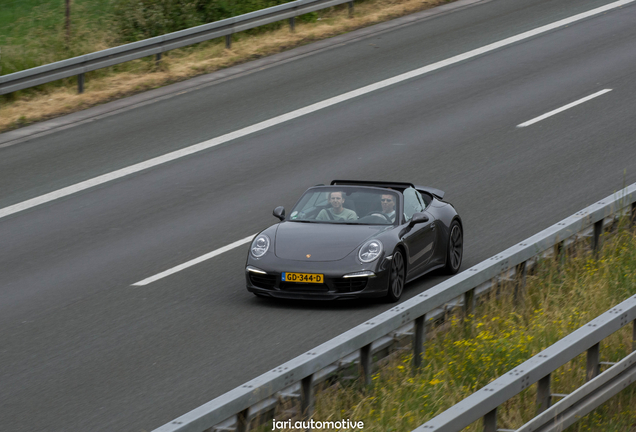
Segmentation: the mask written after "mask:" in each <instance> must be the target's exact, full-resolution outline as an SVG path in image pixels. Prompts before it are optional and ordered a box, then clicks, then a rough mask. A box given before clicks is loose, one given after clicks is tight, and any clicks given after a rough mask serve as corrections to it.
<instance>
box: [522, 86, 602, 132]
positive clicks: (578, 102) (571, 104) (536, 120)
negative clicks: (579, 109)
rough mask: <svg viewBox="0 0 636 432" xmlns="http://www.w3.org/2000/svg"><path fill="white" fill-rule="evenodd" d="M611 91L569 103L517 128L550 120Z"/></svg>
mask: <svg viewBox="0 0 636 432" xmlns="http://www.w3.org/2000/svg"><path fill="white" fill-rule="evenodd" d="M611 91H612V89H605V90H601V91H600V92H596V93H594V94H591V95H589V96H586V97H584V98H583V99H579V100H577V101H574V102H572V103H569V104H567V105H564V106H562V107H561V108H557V109H555V110H554V111H550V112H549V113H545V114H543V115H540V116H539V117H535V118H533V119H532V120H528V121H527V122H525V123H521V124H518V125H517V127H520V128H521V127H526V126H530V125H531V124H535V123H536V122H540V121H541V120H543V119H546V118H548V117H551V116H553V115H555V114H558V113H560V112H563V111H565V110H567V109H570V108H572V107H575V106H577V105H580V104H582V103H583V102H587V101H589V100H590V99H594V98H595V97H599V96H600V95H604V94H605V93H607V92H611Z"/></svg>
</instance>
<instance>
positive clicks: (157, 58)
mask: <svg viewBox="0 0 636 432" xmlns="http://www.w3.org/2000/svg"><path fill="white" fill-rule="evenodd" d="M159 63H161V53H157V54H155V66H159Z"/></svg>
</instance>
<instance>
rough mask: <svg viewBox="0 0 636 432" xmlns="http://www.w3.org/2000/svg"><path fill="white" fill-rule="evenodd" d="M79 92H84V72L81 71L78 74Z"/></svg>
mask: <svg viewBox="0 0 636 432" xmlns="http://www.w3.org/2000/svg"><path fill="white" fill-rule="evenodd" d="M77 93H79V94H82V93H84V74H83V73H81V74H79V75H78V76H77Z"/></svg>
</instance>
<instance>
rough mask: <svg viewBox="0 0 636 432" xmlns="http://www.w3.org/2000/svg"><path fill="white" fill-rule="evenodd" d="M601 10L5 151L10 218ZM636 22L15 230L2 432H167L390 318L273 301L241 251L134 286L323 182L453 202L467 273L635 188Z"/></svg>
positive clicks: (324, 70) (91, 125)
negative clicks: (434, 191)
mask: <svg viewBox="0 0 636 432" xmlns="http://www.w3.org/2000/svg"><path fill="white" fill-rule="evenodd" d="M607 3H609V1H580V0H576V1H575V0H567V1H564V0H559V1H556V0H554V1H527V0H524V1H521V0H505V1H504V0H493V1H489V2H482V3H479V4H476V5H473V6H471V7H467V8H460V9H457V10H455V11H454V12H452V13H447V14H441V15H437V16H433V17H430V18H427V19H423V20H419V21H417V20H416V21H414V22H410V23H405V24H404V25H402V26H393V28H387V26H384V27H382V26H380V27H377V28H375V30H374V29H366V30H364V31H362V32H358V33H355V34H353V35H348V36H344V37H340V38H339V39H337V40H336V41H335V43H333V44H332V45H331V46H329V44H328V43H326V44H324V43H323V44H322V45H320V49H315V50H312V49H307V48H306V47H305V48H303V49H300V50H298V51H296V53H297V54H298V55H297V56H295V57H294V56H291V57H289V56H288V57H287V59H286V60H285V61H274V62H271V63H270V64H267V62H265V63H263V66H262V67H259V68H258V70H253V71H251V72H250V73H241V74H238V75H237V76H235V77H233V78H232V79H224V80H219V81H215V82H211V83H207V84H201V85H197V86H194V87H190V88H188V87H187V86H185V87H184V86H183V85H181V86H175V87H172V88H168V89H162V90H161V91H159V92H157V93H156V95H157V98H156V99H155V100H153V101H150V102H147V103H145V104H142V106H134V107H131V108H130V109H120V110H119V111H116V112H112V113H110V114H108V115H100V116H98V117H96V118H95V119H94V121H90V122H84V123H82V124H78V125H76V126H74V127H66V128H60V129H58V130H55V129H54V130H51V131H50V132H48V133H45V134H40V135H37V136H34V137H32V138H31V139H27V140H23V142H20V143H18V144H15V145H10V146H7V147H3V148H1V149H0V184H1V185H2V190H1V193H0V209H1V208H4V207H7V206H10V205H13V204H16V203H19V202H21V201H24V200H26V199H29V198H33V197H36V196H39V195H41V194H44V193H48V192H51V191H55V190H57V189H59V188H62V187H66V186H69V185H72V184H75V183H77V182H80V181H84V180H87V179H90V178H93V177H95V176H97V175H100V174H104V173H108V172H111V171H113V170H115V169H119V168H122V167H126V166H129V165H131V164H134V163H138V162H142V161H144V160H148V159H149V158H151V157H154V156H158V155H162V154H165V153H167V152H169V151H174V150H178V149H181V148H184V147H186V146H189V145H193V144H196V143H199V142H201V141H205V140H209V139H211V138H214V137H217V136H220V135H223V134H225V133H228V132H232V131H235V130H238V129H241V128H244V127H247V126H250V125H252V124H255V123H257V122H259V121H263V120H267V119H269V118H272V117H275V116H278V115H281V114H284V113H287V112H289V111H291V110H295V109H299V108H302V107H305V106H307V105H309V104H311V103H314V102H318V101H321V100H325V99H327V98H329V97H333V96H337V95H339V94H342V93H344V92H347V91H350V90H354V89H356V88H359V87H362V86H364V85H367V84H371V83H374V82H377V81H380V80H383V79H386V78H390V77H392V76H395V75H398V74H400V73H404V72H407V71H410V70H413V69H416V68H419V67H422V66H425V65H428V64H431V63H435V62H437V61H440V60H443V59H446V58H449V57H451V56H453V55H457V54H461V53H464V52H467V51H469V50H472V49H476V48H479V47H481V46H484V45H486V44H489V43H492V42H495V41H498V40H501V39H504V38H506V37H509V36H512V35H515V34H519V33H521V32H524V31H527V30H531V29H534V28H537V27H539V26H541V25H545V24H548V23H551V22H554V21H556V20H559V19H562V18H566V17H568V16H571V15H574V14H576V13H579V12H583V11H586V10H590V9H592V8H594V7H598V6H600V5H603V4H607ZM635 21H636V6H625V7H624V8H621V9H618V10H614V11H611V12H607V13H605V14H602V15H599V16H596V17H593V18H589V19H586V20H583V21H581V22H577V23H574V24H571V25H569V26H567V27H564V28H560V29H557V30H553V31H550V32H547V33H544V34H541V35H538V36H536V37H533V38H530V39H526V40H524V41H521V42H519V43H516V44H513V45H510V46H507V47H504V48H501V49H499V50H496V51H493V52H490V53H487V54H484V55H481V56H477V57H475V58H472V59H469V60H466V61H464V62H461V63H458V64H455V65H452V66H449V67H445V68H442V69H439V70H437V71H435V72H432V73H429V74H425V75H421V76H418V77H415V78H412V79H410V80H407V81H404V82H401V83H398V84H395V85H393V86H389V87H386V88H384V89H381V90H378V91H374V92H371V93H368V94H366V95H363V96H360V97H357V98H354V99H351V100H348V101H345V102H342V103H340V104H336V105H333V106H331V107H329V108H326V109H323V110H320V111H316V112H313V113H311V114H307V115H304V116H302V117H299V118H296V119H294V120H291V121H288V122H285V123H281V124H278V125H276V126H273V127H270V128H267V129H264V130H261V131H259V132H256V133H253V134H250V135H247V136H244V137H242V138H239V139H235V140H232V141H229V142H227V143H225V144H223V145H220V146H217V147H214V148H211V149H209V150H206V151H202V152H199V153H197V154H195V155H191V156H187V157H183V158H181V159H178V160H175V161H173V162H170V163H166V164H163V165H161V166H158V167H155V168H152V169H148V170H145V171H142V172H139V173H136V174H132V175H130V176H127V177H123V178H121V179H118V180H115V181H112V182H109V183H106V184H103V185H101V186H98V187H95V188H92V189H88V190H85V191H83V192H79V193H77V194H73V195H70V196H68V197H65V198H62V199H59V200H55V201H52V202H50V203H47V204H43V205H41V206H38V207H35V208H32V209H30V210H26V211H23V212H18V213H15V214H13V215H10V216H7V217H4V218H1V219H0V244H2V245H3V247H2V248H0V269H2V270H1V271H0V327H1V328H2V332H1V333H0V365H1V367H0V429H2V430H11V431H40V430H41V431H88V430H90V431H140V430H151V429H153V428H155V427H158V426H160V425H161V424H163V423H166V422H168V421H170V420H172V419H173V418H175V417H177V416H179V415H181V414H183V413H185V412H186V411H189V410H190V409H193V408H195V407H197V406H199V405H201V404H202V403H204V402H206V401H208V400H210V399H212V398H214V397H216V396H218V395H220V394H222V393H223V392H225V391H228V390H230V389H232V388H234V387H235V386H237V385H240V384H241V383H243V382H245V381H247V380H249V379H251V378H253V377H255V376H257V375H259V374H261V373H263V372H265V371H267V370H269V369H271V368H273V367H275V366H277V365H279V364H280V363H282V362H284V361H286V360H289V359H290V358H292V357H294V356H296V355H299V354H301V353H303V352H305V351H307V350H309V349H311V348H312V347H314V346H316V345H318V344H320V343H322V342H324V341H326V340H329V339H330V338H332V337H334V336H336V335H338V334H340V333H341V332H343V331H344V330H347V329H349V328H351V327H353V326H355V325H357V324H359V323H361V322H363V321H365V320H367V319H368V318H370V317H372V316H374V315H376V314H378V313H379V312H381V311H384V310H386V309H387V308H389V307H390V306H388V305H386V304H383V303H381V302H377V301H367V302H342V303H331V304H329V303H319V304H313V303H298V302H276V301H263V300H260V299H257V298H255V297H254V296H253V295H252V294H250V293H248V292H247V291H246V290H245V287H244V276H243V268H244V260H245V255H246V253H247V246H242V247H239V248H236V249H234V250H232V251H229V252H226V253H224V254H222V255H220V256H218V257H215V258H213V259H211V260H209V261H206V262H203V263H201V264H198V265H196V266H193V267H191V268H189V269H187V270H184V271H182V272H179V273H176V274H174V275H172V276H170V277H167V278H164V279H161V280H159V281H157V282H154V283H151V284H149V285H147V286H143V287H135V286H132V284H133V283H135V282H137V281H140V280H142V279H144V278H146V277H149V276H152V275H154V274H156V273H159V272H161V271H164V270H166V269H169V268H171V267H173V266H175V265H178V264H181V263H183V262H186V261H188V260H190V259H193V258H196V257H198V256H200V255H203V254H205V253H208V252H210V251H212V250H215V249H218V248H220V247H223V246H225V245H227V244H229V243H232V242H234V241H236V240H239V239H242V238H245V237H246V236H248V235H250V234H254V233H256V232H257V231H259V230H260V229H263V228H265V227H266V226H268V225H270V224H272V223H274V222H275V219H274V218H273V217H272V216H271V211H272V209H273V208H274V207H275V206H277V205H284V206H285V207H286V208H290V207H291V206H292V205H293V204H294V202H295V199H296V198H297V197H298V196H299V195H300V194H301V193H302V192H303V191H304V190H305V189H306V188H307V187H308V186H311V185H313V184H317V183H327V182H329V181H330V180H331V179H333V178H356V179H379V180H397V181H413V182H414V183H418V184H428V185H431V186H434V187H437V188H440V189H442V190H445V191H446V193H447V198H448V200H449V201H451V202H452V203H454V204H455V206H456V208H457V209H458V211H459V212H460V214H461V215H462V217H463V220H464V225H465V236H466V238H465V240H466V249H465V260H464V265H463V268H468V267H470V266H472V265H474V264H476V263H478V262H480V261H482V260H484V259H486V258H488V257H490V256H492V255H494V254H496V253H497V252H499V251H501V250H503V249H505V248H507V247H509V246H511V245H512V244H514V243H516V242H518V241H520V240H523V239H524V238H527V237H529V236H531V235H532V234H534V233H536V232H537V231H539V230H541V229H543V228H546V227H548V226H550V225H551V224H553V223H555V222H557V221H559V220H560V219H562V218H564V217H566V216H569V215H571V214H573V213H575V212H576V211H578V210H580V209H581V208H583V207H586V206H587V205H589V204H592V203H593V202H595V201H596V200H598V199H600V198H603V197H605V196H607V195H609V194H611V193H612V192H613V191H615V190H617V189H619V188H621V187H622V186H623V184H630V183H633V182H635V181H636V145H634V138H633V137H634V135H635V132H636V122H635V121H634V112H636V106H635V102H634V100H635V99H634V97H633V94H634V92H635V90H636V79H635V78H636V77H635V74H636V72H635V71H636V56H635V55H634V54H635V53H636V48H635V47H636V28H635V27H634V26H633V23H634V22H635ZM242 70H245V69H242ZM603 89H612V91H610V92H608V93H606V94H604V95H601V96H598V97H597V98H594V99H591V100H589V101H587V102H585V103H582V104H580V105H578V106H576V107H573V108H571V109H569V110H567V111H564V112H562V113H559V114H556V115H554V116H551V117H549V118H546V119H545V120H542V121H540V122H538V123H535V124H533V125H531V126H528V127H524V128H519V127H517V125H519V124H521V123H523V122H525V121H528V120H530V119H533V118H535V117H537V116H540V115H542V114H545V113H547V112H549V111H552V110H555V109H557V108H559V107H562V106H564V105H566V104H569V103H571V102H573V101H576V100H579V99H581V98H583V97H586V96H589V95H591V94H593V93H596V92H598V91H600V90H603ZM1 139H2V135H0V141H1ZM440 280H441V278H440V276H436V275H433V276H430V277H425V278H422V279H421V280H418V281H416V282H414V283H411V284H409V285H408V286H407V288H406V292H405V298H410V297H412V296H414V295H416V294H418V293H419V292H421V291H422V290H425V289H426V288H428V287H431V286H433V285H434V284H436V283H437V282H439V281H440Z"/></svg>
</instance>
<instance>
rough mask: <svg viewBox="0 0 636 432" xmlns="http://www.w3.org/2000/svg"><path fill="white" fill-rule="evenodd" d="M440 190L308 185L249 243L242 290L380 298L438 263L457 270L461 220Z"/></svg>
mask: <svg viewBox="0 0 636 432" xmlns="http://www.w3.org/2000/svg"><path fill="white" fill-rule="evenodd" d="M443 198H444V192H442V191H440V190H437V189H434V188H430V187H423V186H414V185H413V184H410V183H392V182H373V181H355V180H334V181H332V182H331V185H329V186H323V185H319V186H315V187H312V188H309V189H308V190H307V191H306V192H305V193H304V195H303V196H302V197H300V199H299V200H298V202H297V203H296V205H295V206H294V208H293V209H292V211H291V212H290V213H289V216H288V217H285V209H284V208H283V207H277V208H276V209H274V216H276V217H278V218H279V219H280V222H279V223H277V224H276V225H273V226H271V227H269V228H267V229H265V230H264V231H262V232H261V233H260V234H258V235H257V236H256V237H254V240H253V241H252V244H251V246H250V250H249V252H248V255H247V264H246V268H245V275H246V279H247V289H248V291H251V292H253V293H254V294H256V295H258V296H263V297H277V298H294V299H320V300H333V299H350V298H357V297H385V298H386V299H387V300H388V301H392V302H395V301H398V300H399V298H400V296H401V295H402V291H403V289H404V284H405V283H406V282H409V281H411V280H413V279H415V278H417V277H419V276H422V275H423V274H425V273H427V272H430V271H431V270H435V269H438V268H443V269H444V270H445V271H446V272H447V273H449V274H455V273H457V271H459V267H460V266H461V263H462V253H463V229H462V221H461V218H460V217H459V215H458V214H457V212H456V211H455V208H454V207H453V206H452V205H451V204H449V203H447V202H445V201H443Z"/></svg>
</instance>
